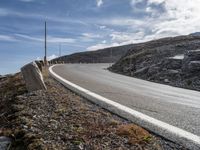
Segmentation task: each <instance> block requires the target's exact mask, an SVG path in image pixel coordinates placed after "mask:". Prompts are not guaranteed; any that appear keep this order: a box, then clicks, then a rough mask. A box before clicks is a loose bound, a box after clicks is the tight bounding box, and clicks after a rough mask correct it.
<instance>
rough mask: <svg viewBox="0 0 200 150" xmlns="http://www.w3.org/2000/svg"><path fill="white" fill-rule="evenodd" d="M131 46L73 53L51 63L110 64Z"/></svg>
mask: <svg viewBox="0 0 200 150" xmlns="http://www.w3.org/2000/svg"><path fill="white" fill-rule="evenodd" d="M132 46H133V44H130V45H124V46H118V47H110V48H105V49H101V50H97V51H86V52H80V53H75V54H71V55H66V56H62V57H60V58H56V59H53V60H52V62H54V63H55V62H59V61H62V62H65V63H110V62H116V61H117V60H119V59H120V58H121V57H122V56H123V55H125V54H126V52H127V51H128V50H129V49H130V48H131V47H132Z"/></svg>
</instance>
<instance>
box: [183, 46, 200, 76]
mask: <svg viewBox="0 0 200 150" xmlns="http://www.w3.org/2000/svg"><path fill="white" fill-rule="evenodd" d="M182 69H183V71H185V72H191V73H193V72H195V71H200V50H190V51H187V52H186V53H185V55H184V59H183V66H182Z"/></svg>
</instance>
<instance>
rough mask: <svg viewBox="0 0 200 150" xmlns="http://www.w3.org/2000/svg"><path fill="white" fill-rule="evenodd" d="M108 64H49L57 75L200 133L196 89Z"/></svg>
mask: <svg viewBox="0 0 200 150" xmlns="http://www.w3.org/2000/svg"><path fill="white" fill-rule="evenodd" d="M108 66H109V64H67V65H57V66H55V67H53V71H54V72H55V73H56V74H58V75H59V76H61V77H63V78H65V79H67V80H69V81H71V82H73V83H75V84H77V85H79V86H81V87H83V88H85V89H88V90H90V91H92V92H95V93H97V94H99V95H101V96H104V97H106V98H108V99H111V100H113V101H116V102H118V103H120V104H123V105H126V106H128V107H130V108H132V109H134V110H137V111H139V112H142V113H144V114H146V115H149V116H151V117H154V118H156V119H158V120H161V121H164V122H166V123H168V124H171V125H173V126H176V127H179V128H181V129H184V130H186V131H189V132H191V133H193V134H195V135H198V136H200V92H197V91H192V90H186V89H181V88H176V87H171V86H167V85H162V84H157V83H153V82H149V81H144V80H140V79H136V78H131V77H127V76H123V75H119V74H116V73H112V72H109V71H108V70H106V68H107V67H108Z"/></svg>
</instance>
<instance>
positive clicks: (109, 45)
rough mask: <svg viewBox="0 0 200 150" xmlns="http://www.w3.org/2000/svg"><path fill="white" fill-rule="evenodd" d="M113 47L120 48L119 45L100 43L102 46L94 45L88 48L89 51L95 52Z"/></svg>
mask: <svg viewBox="0 0 200 150" xmlns="http://www.w3.org/2000/svg"><path fill="white" fill-rule="evenodd" d="M113 46H119V44H118V43H111V44H105V43H100V44H96V45H92V46H90V47H88V48H87V51H94V50H98V49H103V48H107V47H113Z"/></svg>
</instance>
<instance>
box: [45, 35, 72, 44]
mask: <svg viewBox="0 0 200 150" xmlns="http://www.w3.org/2000/svg"><path fill="white" fill-rule="evenodd" d="M47 42H50V43H75V42H76V39H72V38H61V37H52V36H48V37H47Z"/></svg>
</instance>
